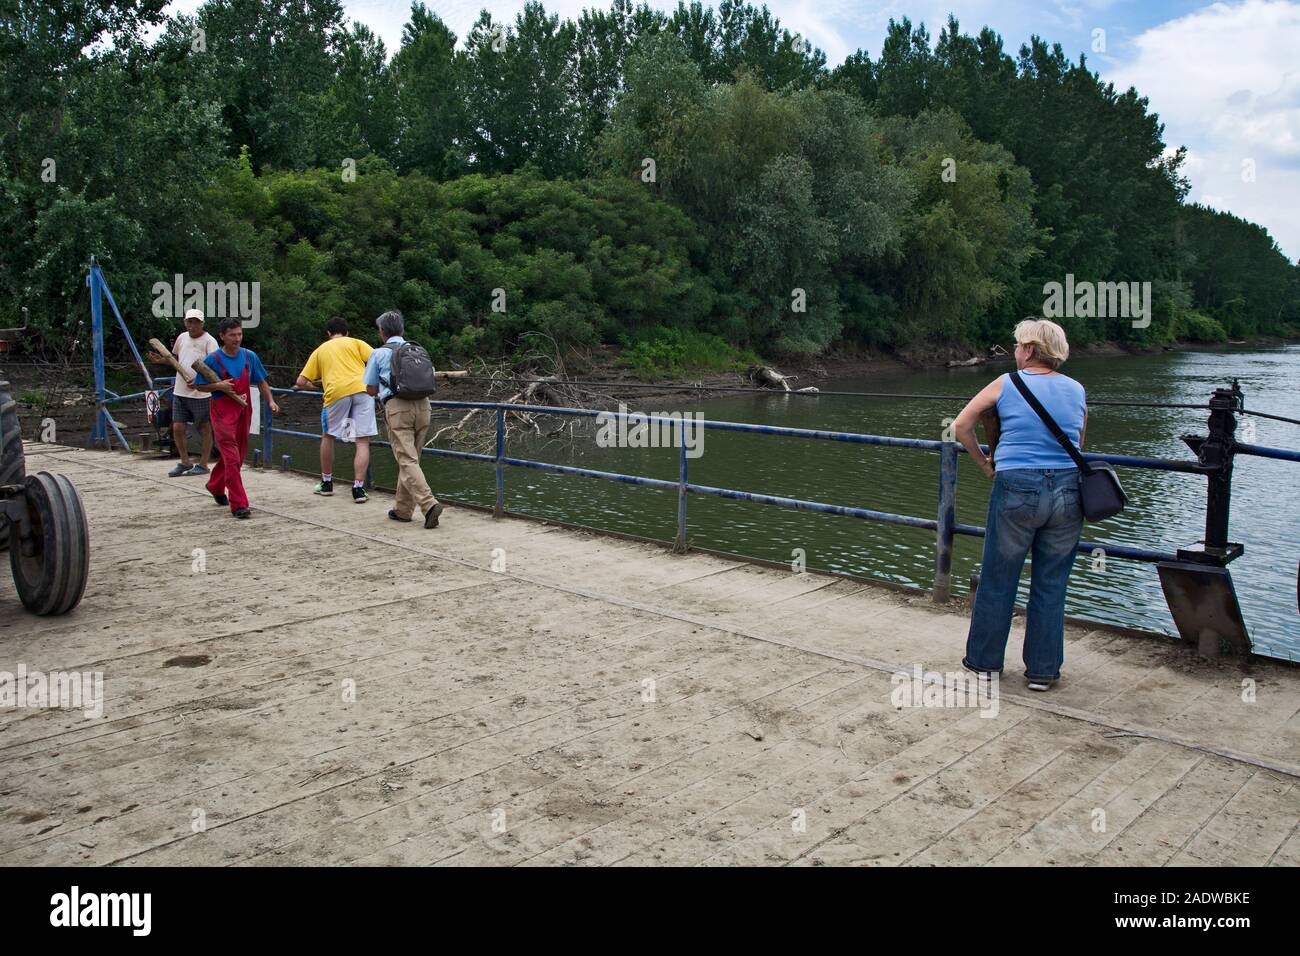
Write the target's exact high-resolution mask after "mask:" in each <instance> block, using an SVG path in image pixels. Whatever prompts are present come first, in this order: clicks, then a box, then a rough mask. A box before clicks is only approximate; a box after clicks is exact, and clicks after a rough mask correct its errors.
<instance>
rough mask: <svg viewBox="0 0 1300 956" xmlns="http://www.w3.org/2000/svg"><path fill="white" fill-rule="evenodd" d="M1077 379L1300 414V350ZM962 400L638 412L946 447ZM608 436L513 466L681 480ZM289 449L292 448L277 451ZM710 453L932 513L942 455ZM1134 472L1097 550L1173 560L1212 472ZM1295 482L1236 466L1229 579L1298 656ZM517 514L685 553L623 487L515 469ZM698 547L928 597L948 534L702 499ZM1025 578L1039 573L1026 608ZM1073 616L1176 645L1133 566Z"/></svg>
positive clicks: (1167, 445)
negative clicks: (1215, 395) (940, 442)
mask: <svg viewBox="0 0 1300 956" xmlns="http://www.w3.org/2000/svg"><path fill="white" fill-rule="evenodd" d="M1002 370H1003V369H1000V368H997V367H982V368H962V369H940V370H930V371H912V372H896V373H890V374H887V375H877V376H873V377H871V378H845V379H833V380H826V381H823V382H819V383H818V384H819V386H820V387H821V388H822V389H823V390H856V391H872V392H889V393H917V394H935V395H954V396H962V397H963V399H964V398H965V397H968V396H970V395H972V394H974V393H975V392H976V391H978V390H979V389H980V388H981V387H982V386H983V385H984V384H986V383H987V382H988V381H990V380H992V379H993V378H994V377H995V376H996V375H997V374H999V373H1000V371H1002ZM1063 371H1064V372H1065V373H1066V374H1069V375H1071V376H1073V377H1074V378H1076V379H1078V380H1079V381H1080V382H1082V383H1083V385H1084V386H1085V388H1086V389H1087V390H1088V394H1089V397H1090V398H1092V399H1133V400H1139V401H1150V402H1156V403H1170V404H1185V403H1199V404H1204V403H1206V402H1207V401H1208V399H1209V396H1210V394H1211V392H1212V391H1213V390H1214V389H1215V388H1216V387H1220V386H1226V385H1228V384H1230V383H1231V381H1232V379H1234V378H1235V379H1237V380H1238V381H1239V382H1240V383H1241V387H1242V389H1243V391H1244V392H1245V396H1246V400H1245V404H1246V407H1247V408H1255V409H1258V410H1260V411H1266V412H1272V413H1275V414H1280V415H1285V416H1288V417H1291V418H1300V347H1297V346H1287V347H1279V348H1269V349H1250V350H1245V349H1242V350H1236V351H1226V352H1224V351H1214V352H1166V353H1160V354H1156V355H1150V356H1140V357H1096V358H1078V359H1075V360H1072V361H1070V362H1069V363H1067V365H1066V366H1065V367H1064V368H1063ZM963 403H964V402H962V401H959V402H955V403H945V402H936V401H928V400H921V399H905V398H900V399H893V398H890V399H864V398H849V397H836V396H830V395H825V396H820V397H816V398H810V397H800V396H792V395H781V394H770V395H769V394H761V395H754V394H741V395H732V396H728V397H722V398H716V399H710V400H708V401H705V402H699V403H680V404H675V403H674V401H673V400H672V399H671V398H660V399H653V400H650V401H648V402H646V403H644V404H643V405H641V406H639V407H638V406H634V409H635V410H639V411H650V412H674V411H685V412H695V411H699V412H703V413H704V415H705V417H707V418H709V419H715V420H724V421H741V422H756V423H762V424H772V425H785V426H792V427H798V428H820V429H830V430H837V431H854V432H863V433H869V434H875V435H891V436H899V437H908V438H928V439H939V438H940V437H941V436H942V433H943V430H944V425H945V419H950V418H951V417H952V416H954V415H956V413H957V412H958V411H959V410H960V408H961V405H962V404H963ZM1206 415H1207V412H1205V411H1196V410H1187V409H1150V408H1127V407H1123V408H1120V407H1112V406H1098V407H1094V408H1092V410H1091V412H1090V415H1089V421H1088V433H1087V448H1088V450H1089V451H1096V452H1113V453H1118V454H1127V455H1149V456H1155V457H1165V458H1177V459H1183V460H1192V458H1193V456H1192V454H1191V452H1190V450H1189V449H1188V448H1187V446H1186V445H1185V444H1184V443H1183V442H1182V441H1181V439H1180V436H1182V435H1185V434H1200V435H1203V434H1205V433H1206V425H1205V419H1206ZM1251 428H1253V433H1252V432H1251V431H1249V429H1251ZM1243 430H1244V432H1243ZM594 437H595V429H594V427H593V428H591V429H589V430H588V431H587V432H586V433H585V436H584V435H581V433H580V440H579V441H577V442H576V443H574V444H572V445H568V446H560V445H556V444H551V445H549V446H547V447H545V448H542V449H540V450H537V449H530V448H529V443H527V442H526V441H519V442H516V443H514V444H513V445H512V447H510V448H509V449H507V454H510V455H515V456H519V457H539V458H542V459H544V460H548V461H554V462H557V463H559V464H576V465H582V466H584V467H589V468H596V469H601V470H606V471H618V472H624V473H628V474H636V475H645V476H648V477H654V478H663V479H669V480H675V479H676V477H677V452H676V451H675V450H673V449H662V448H656V449H630V448H601V447H597V445H596V442H595V440H594ZM1238 437H1239V438H1241V439H1242V440H1244V441H1249V442H1251V443H1254V444H1259V445H1272V446H1276V447H1283V448H1300V426H1297V425H1290V424H1286V423H1281V422H1272V421H1269V420H1267V419H1251V418H1243V419H1242V423H1241V424H1240V425H1239V429H1238ZM281 441H282V440H281V439H279V438H277V447H279V446H280V444H281ZM285 444H286V445H288V444H296V443H290V442H285ZM284 450H286V451H288V450H289V449H288V448H285V449H284ZM702 452H703V453H702V454H701V455H700V457H698V458H696V459H693V460H692V461H691V462H690V480H691V481H692V482H694V483H696V484H704V485H712V486H718V487H725V488H736V489H741V490H745V491H751V492H759V493H765V494H771V495H781V496H785V497H793V498H805V499H810V500H813V501H821V502H827V503H831V504H840V505H851V506H857V507H863V508H870V509H875V510H880V511H889V512H895V513H899V514H907V515H915V516H918V517H923V518H934V517H935V513H936V509H937V489H938V455H937V454H936V453H934V452H927V451H917V450H912V449H902V448H883V447H873V446H866V445H852V444H845V443H842V442H829V441H813V440H807V439H799V438H785V437H775V436H767V435H753V434H741V433H733V432H718V431H709V432H706V433H705V438H704V442H703V446H702ZM278 453H279V452H277V454H278ZM300 455H301V456H302V457H300ZM376 457H377V461H376V468H375V479H376V481H377V482H379V483H380V484H385V485H391V483H392V481H391V464H390V462H389V461H387V460H386V458H387V456H386V455H385V456H376ZM313 458H314V455H312V454H311V451H310V449H309V448H308V447H303V448H302V449H301V451H298V450H295V451H294V461H295V464H299V465H300V467H307V468H310V467H311V465H310V464H309V462H311V461H312V460H313ZM426 472H427V473H428V475H429V477H430V483H431V484H432V485H433V487H434V490H435V492H437V493H438V494H443V495H446V496H447V497H449V498H453V499H458V500H465V501H474V502H479V503H482V504H490V503H491V501H492V496H493V483H492V468H491V466H490V465H488V464H485V463H479V462H460V461H450V460H447V459H430V460H429V461H428V463H427V464H426ZM1120 477H1121V480H1122V481H1123V483H1124V488H1125V491H1126V492H1127V494H1128V497H1129V506H1128V508H1127V509H1126V510H1125V511H1124V512H1123V514H1121V515H1119V516H1117V517H1115V518H1112V519H1110V520H1109V521H1106V522H1103V523H1100V524H1093V525H1088V526H1086V527H1085V531H1084V536H1085V538H1086V539H1088V540H1092V541H1098V542H1102V543H1103V544H1104V543H1113V544H1126V545H1132V546H1140V547H1145V548H1150V549H1154V550H1164V551H1171V552H1172V551H1174V550H1175V549H1177V548H1178V547H1180V546H1188V545H1191V544H1193V543H1195V542H1196V541H1197V540H1199V539H1200V538H1201V537H1202V535H1203V533H1204V521H1205V484H1206V482H1205V479H1204V478H1202V477H1200V476H1196V475H1186V474H1178V473H1172V472H1157V471H1150V470H1143V469H1130V468H1122V469H1120ZM1297 486H1300V464H1295V463H1291V462H1282V461H1273V460H1268V459H1261V458H1254V457H1248V456H1239V457H1238V459H1237V463H1236V469H1235V471H1234V478H1233V488H1232V495H1233V497H1232V523H1231V530H1230V540H1233V541H1240V542H1243V543H1244V544H1245V546H1246V552H1245V555H1244V556H1243V557H1241V558H1239V559H1238V560H1237V561H1236V562H1234V563H1233V564H1232V566H1231V569H1232V574H1233V579H1234V582H1235V584H1236V588H1237V593H1238V595H1239V597H1240V600H1241V604H1242V612H1243V615H1244V617H1245V619H1246V623H1247V626H1248V628H1249V630H1250V633H1251V636H1252V640H1253V641H1254V644H1255V649H1256V651H1257V652H1258V653H1261V654H1265V655H1269V656H1275V657H1282V658H1288V659H1293V660H1300V615H1298V614H1297V605H1296V565H1297V559H1300V496H1297V495H1296V488H1297ZM987 504H988V482H987V481H986V480H985V479H984V477H983V476H982V475H981V474H980V473H979V470H978V469H977V468H975V467H974V465H973V464H972V463H971V462H970V461H969V460H968V456H966V455H962V456H961V464H960V465H959V471H958V484H957V520H958V521H959V522H961V523H966V524H975V525H983V524H984V523H985V515H986V508H987ZM506 507H507V508H508V509H509V510H511V511H516V512H520V513H523V514H528V515H533V516H536V517H543V518H553V519H557V520H562V521H567V522H572V523H575V524H581V525H587V526H590V527H592V528H598V529H603V530H611V531H620V532H627V533H631V534H637V535H643V536H646V537H651V538H657V539H660V540H664V541H671V540H672V538H673V536H674V533H675V527H676V524H675V523H676V509H677V498H676V493H675V492H665V491H659V490H656V489H648V488H643V487H637V486H632V485H628V484H625V483H621V482H607V481H598V480H593V479H589V478H582V477H571V476H558V475H549V474H546V473H543V472H540V471H537V470H535V469H523V468H508V469H507V470H506ZM689 540H690V543H691V544H693V545H696V546H700V547H705V548H712V549H716V550H720V551H727V552H731V553H734V554H739V555H745V556H750V557H757V558H764V559H767V560H771V561H778V562H786V563H789V562H791V561H792V560H794V559H795V558H796V557H798V556H799V555H800V553H802V555H803V556H804V559H805V560H806V563H807V565H808V566H809V567H810V568H817V569H823V570H827V571H832V572H840V573H850V574H856V575H862V576H865V577H871V578H877V579H883V580H887V581H893V582H898V583H902V584H907V585H913V586H917V587H923V588H928V587H929V586H930V585H931V583H932V581H933V574H934V534H933V532H929V531H925V530H921V529H915V528H907V527H899V526H894V525H886V524H881V523H877V522H868V521H863V520H860V519H855V518H844V517H838V516H831V515H820V514H813V513H810V512H803V511H793V510H788V509H784V508H776V507H770V506H764V505H758V504H753V503H749V502H740V501H734V500H727V499H719V498H713V497H704V496H692V497H691V499H690V502H689ZM981 545H982V540H981V539H979V538H971V537H966V536H961V535H959V536H958V538H957V543H956V553H955V555H954V562H953V584H954V591H955V592H956V593H959V594H960V593H965V592H966V591H967V590H968V581H969V578H970V575H971V573H972V572H975V571H976V570H977V568H978V564H979V557H980V548H981ZM485 560H487V558H486V556H485ZM575 583H581V582H575ZM1027 584H1028V566H1027V565H1026V572H1025V579H1024V580H1023V581H1022V583H1021V602H1022V604H1023V601H1024V598H1025V596H1026V592H1027ZM1067 613H1069V614H1072V615H1074V616H1077V617H1082V618H1088V619H1091V620H1095V621H1101V622H1107V623H1114V624H1123V625H1129V626H1132V627H1138V628H1143V629H1146V630H1151V631H1158V632H1164V633H1168V634H1175V633H1176V630H1175V628H1174V625H1173V621H1172V619H1171V617H1170V614H1169V611H1168V608H1167V607H1166V605H1165V601H1164V597H1163V594H1162V592H1161V590H1160V583H1159V579H1158V577H1157V574H1156V570H1155V567H1154V566H1153V565H1150V564H1145V563H1139V562H1134V561H1126V560H1123V559H1118V558H1110V559H1108V560H1105V561H1097V560H1094V559H1090V558H1088V557H1086V556H1080V558H1079V559H1078V560H1077V561H1076V563H1075V569H1074V572H1073V576H1072V578H1071V581H1070V588H1069V597H1068V603H1067Z"/></svg>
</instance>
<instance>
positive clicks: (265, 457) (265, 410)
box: [261, 399, 274, 467]
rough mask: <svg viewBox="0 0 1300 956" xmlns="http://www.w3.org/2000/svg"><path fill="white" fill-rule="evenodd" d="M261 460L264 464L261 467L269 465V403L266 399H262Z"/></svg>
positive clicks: (270, 459)
mask: <svg viewBox="0 0 1300 956" xmlns="http://www.w3.org/2000/svg"><path fill="white" fill-rule="evenodd" d="M261 401H262V461H264V462H265V463H266V464H265V465H264V466H263V467H269V466H270V464H271V461H272V458H271V425H272V424H274V423H273V422H272V421H271V405H270V403H269V402H267V401H266V399H262V400H261Z"/></svg>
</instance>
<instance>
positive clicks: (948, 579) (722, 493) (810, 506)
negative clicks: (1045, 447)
mask: <svg viewBox="0 0 1300 956" xmlns="http://www.w3.org/2000/svg"><path fill="white" fill-rule="evenodd" d="M271 391H272V392H273V393H277V394H282V395H303V394H310V395H315V396H317V397H320V396H321V393H320V392H316V391H310V392H308V391H304V390H300V389H292V388H272V389H271ZM429 403H430V404H431V405H433V406H436V407H439V408H457V409H481V410H485V411H495V412H496V451H495V454H482V453H475V452H465V451H457V450H454V449H450V448H429V447H426V448H423V449H421V453H422V454H426V455H433V456H438V457H445V458H459V459H464V460H470V461H483V462H491V463H492V464H493V466H494V467H495V469H496V502H495V505H494V507H493V514H494V516H496V517H501V516H502V515H503V514H504V513H505V466H507V465H509V466H511V467H515V468H531V469H536V470H540V471H545V472H549V473H551V474H557V475H573V476H579V477H584V478H595V479H599V480H604V481H618V482H622V483H624V484H633V485H641V486H644V487H649V488H657V489H659V490H663V491H673V490H675V491H677V493H678V508H677V534H676V538H675V540H674V550H677V551H684V550H686V530H687V509H686V500H687V496H688V495H690V494H697V495H710V496H713V497H718V498H730V499H734V500H739V501H749V502H753V503H756V504H764V505H773V506H776V507H781V508H790V509H794V510H798V511H812V512H817V513H821V514H834V515H842V516H845V517H851V518H860V519H863V520H866V521H877V522H881V523H884V524H894V525H903V526H907V527H913V528H920V529H923V530H927V531H934V532H935V573H934V585H933V589H932V594H933V597H934V599H935V600H936V601H944V600H947V598H948V597H949V596H950V595H951V591H952V553H953V542H954V539H955V536H956V535H959V534H961V535H967V536H970V537H983V536H984V535H985V534H986V529H985V528H984V527H982V526H979V525H968V524H958V523H957V521H956V486H957V460H958V458H957V456H958V455H959V454H960V453H961V452H963V451H964V449H963V448H962V447H961V446H960V445H959V444H958V443H956V442H948V441H933V440H929V439H921V438H898V437H894V436H889V435H866V434H861V433H858V432H841V431H831V430H824V429H809V428H789V427H785V426H779V425H757V424H753V423H750V422H726V421H713V420H709V419H691V420H690V426H689V427H691V428H704V429H710V430H716V431H733V432H748V433H751V434H761V435H779V436H783V437H790V438H804V439H811V440H818V441H838V442H847V443H851V444H862V445H877V446H883V447H894V448H912V449H916V450H920V451H937V452H939V457H940V468H939V506H938V515H937V517H936V518H920V517H916V516H913V515H901V514H894V513H892V512H888V511H875V510H872V509H868V508H858V507H854V506H850V505H837V504H830V503H827V502H822V501H810V500H807V499H802V498H787V497H781V496H778V495H766V494H760V493H756V492H751V491H743V490H740V489H736V488H719V487H714V486H711V485H699V484H694V483H692V482H691V481H690V480H689V471H688V467H689V466H688V464H687V462H688V459H687V457H686V446H685V442H682V441H680V440H678V441H677V442H676V444H677V445H678V452H679V454H678V478H677V480H676V481H670V480H666V479H662V478H648V477H645V476H643V475H628V474H623V473H620V472H613V471H600V470H597V469H593V468H582V467H579V466H575V465H557V464H553V463H551V462H545V461H537V460H534V459H530V458H517V457H513V456H508V455H506V454H505V416H506V413H507V412H527V413H535V414H546V415H561V416H566V417H580V418H602V419H614V420H618V419H620V418H621V419H624V420H626V421H629V422H631V423H633V424H640V423H646V424H656V425H672V426H673V427H676V428H681V427H682V422H681V419H679V418H673V417H665V416H659V415H650V414H646V413H642V412H624V411H618V412H613V411H600V410H595V409H589V408H565V407H556V406H551V405H515V404H510V403H506V402H467V401H451V400H444V399H430V400H429ZM262 414H263V416H264V418H263V422H264V427H263V432H262V449H261V457H262V458H263V460H264V461H265V462H266V464H267V465H268V466H269V464H270V463H271V461H272V460H273V459H272V454H273V438H272V436H273V435H275V434H280V435H285V436H288V437H294V438H307V439H319V438H320V434H319V433H313V432H304V431H297V430H294V429H287V428H277V427H275V425H274V422H273V417H272V414H271V410H270V408H269V407H267V406H266V404H265V403H263V405H262ZM679 438H680V435H679ZM372 445H376V446H378V447H391V446H390V444H389V443H388V442H384V441H377V440H375V441H372ZM981 447H982V448H985V449H986V450H987V448H986V446H981ZM1084 458H1085V459H1086V460H1088V461H1098V462H1108V463H1110V464H1113V465H1119V466H1123V467H1128V468H1145V469H1155V470H1162V471H1175V472H1185V473H1191V474H1207V473H1209V472H1211V471H1213V469H1210V468H1207V467H1205V466H1203V465H1201V464H1199V463H1197V462H1187V461H1176V460H1172V459H1165V458H1149V457H1143V456H1137V455H1105V454H1096V453H1089V454H1085V455H1084ZM1075 551H1076V553H1079V554H1087V555H1096V554H1098V553H1101V554H1104V555H1105V556H1106V557H1118V558H1127V559H1129V560H1133V561H1142V562H1147V563H1157V562H1162V561H1174V560H1177V555H1176V554H1174V553H1172V552H1167V551H1156V550H1152V549H1148V548H1135V547H1129V546H1127V545H1118V544H1105V543H1102V542H1096V541H1080V542H1079V544H1078V545H1077V546H1076V548H1075Z"/></svg>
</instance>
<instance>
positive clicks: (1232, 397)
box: [1201, 387, 1237, 552]
mask: <svg viewBox="0 0 1300 956" xmlns="http://www.w3.org/2000/svg"><path fill="white" fill-rule="evenodd" d="M1236 408H1237V394H1236V389H1235V387H1234V388H1232V389H1227V388H1218V389H1215V390H1214V394H1213V395H1212V396H1210V420H1209V428H1210V437H1209V438H1208V439H1207V440H1206V442H1205V445H1204V450H1203V452H1202V456H1201V457H1202V461H1203V462H1204V463H1205V464H1207V465H1212V466H1214V467H1216V468H1217V469H1218V470H1217V471H1215V472H1214V473H1213V474H1211V475H1210V476H1209V487H1208V488H1207V489H1206V496H1205V547H1206V549H1207V550H1210V551H1219V552H1226V550H1227V548H1228V517H1229V515H1230V514H1231V510H1232V443H1233V433H1234V432H1235V431H1236V430H1237V420H1236V419H1235V418H1234V417H1233V415H1232V413H1233V411H1235V410H1236Z"/></svg>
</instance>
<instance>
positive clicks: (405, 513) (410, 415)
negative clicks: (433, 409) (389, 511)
mask: <svg viewBox="0 0 1300 956" xmlns="http://www.w3.org/2000/svg"><path fill="white" fill-rule="evenodd" d="M384 422H385V423H386V424H387V427H388V440H389V441H390V442H391V443H392V445H393V458H394V459H396V461H397V502H396V504H395V505H394V506H393V510H394V511H396V512H397V516H398V517H399V518H409V517H411V515H412V512H413V511H414V509H415V508H419V509H420V511H421V513H423V514H428V512H429V509H430V508H432V507H433V506H434V505H435V504H437V503H438V499H437V498H435V497H434V496H433V492H432V491H430V490H429V483H428V482H427V481H425V480H424V472H423V471H422V470H421V469H420V458H421V455H420V449H421V448H423V447H424V434H425V432H427V431H428V430H429V402H428V401H427V400H426V399H423V398H421V399H408V398H390V399H389V400H388V402H387V403H386V404H385V405H384Z"/></svg>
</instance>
